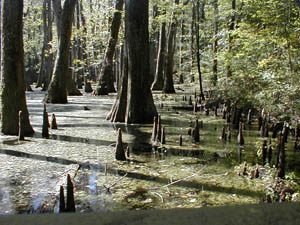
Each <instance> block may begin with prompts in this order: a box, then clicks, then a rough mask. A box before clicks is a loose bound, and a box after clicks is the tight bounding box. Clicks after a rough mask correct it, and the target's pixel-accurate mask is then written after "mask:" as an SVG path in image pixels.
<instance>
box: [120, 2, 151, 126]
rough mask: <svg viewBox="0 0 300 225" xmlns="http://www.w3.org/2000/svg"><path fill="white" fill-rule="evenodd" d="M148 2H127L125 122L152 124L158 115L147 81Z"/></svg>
mask: <svg viewBox="0 0 300 225" xmlns="http://www.w3.org/2000/svg"><path fill="white" fill-rule="evenodd" d="M148 8H149V2H148V0H144V1H140V0H126V16H125V23H126V24H125V41H126V44H127V50H128V95H127V111H126V119H125V121H126V123H144V122H152V121H153V117H154V116H156V115H157V112H156V108H155V105H154V102H153V97H152V93H151V90H150V82H149V30H148V18H149V16H148V11H149V10H148Z"/></svg>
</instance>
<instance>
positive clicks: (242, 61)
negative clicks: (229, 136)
mask: <svg viewBox="0 0 300 225" xmlns="http://www.w3.org/2000/svg"><path fill="white" fill-rule="evenodd" d="M44 2H45V1H37V0H25V1H24V4H25V5H24V6H25V7H24V47H25V71H26V79H27V80H29V81H30V82H31V83H32V82H35V81H37V79H38V74H39V73H40V72H41V71H40V68H41V55H42V49H43V36H44V33H43V32H44V31H43V15H44V14H43V11H44V10H45V5H44ZM177 3H178V4H177ZM149 4H150V6H149V10H150V12H149V32H150V43H151V44H152V45H151V46H154V47H153V49H154V50H153V49H152V51H154V53H150V54H153V55H154V56H152V57H150V64H153V65H152V66H151V65H150V72H151V75H152V80H153V79H154V75H155V64H156V60H157V57H156V54H157V53H156V52H155V51H157V48H158V44H159V32H160V28H161V25H162V24H166V35H168V33H169V32H170V31H169V30H170V28H171V25H172V21H174V20H176V38H175V43H174V47H175V50H174V64H173V76H174V80H175V82H179V81H180V80H182V79H183V80H184V81H186V82H189V81H194V80H195V82H196V83H197V82H199V81H198V75H197V74H198V68H197V57H196V55H197V51H199V59H200V66H201V68H200V69H201V75H202V79H203V87H204V89H205V90H218V91H219V92H218V93H219V94H220V95H221V96H222V98H223V99H224V100H230V101H231V102H232V103H234V104H237V105H239V106H241V107H258V108H261V107H265V108H266V109H267V110H268V111H271V112H272V113H273V115H274V116H278V118H281V117H289V118H295V117H296V115H297V114H299V113H300V107H299V106H300V104H299V103H300V102H299V101H300V100H299V99H300V98H299V97H300V96H299V95H300V90H299V77H300V76H299V68H300V67H299V60H298V59H299V54H300V51H299V47H300V46H299V36H300V31H299V29H300V24H299V23H300V19H299V10H300V6H299V1H297V0H287V1H280V0H266V1H259V0H242V1H237V0H188V1H172V0H151V1H149ZM43 8H44V9H43ZM114 11H115V1H111V0H104V1H99V0H97V1H96V0H80V1H78V5H77V6H76V8H75V14H74V21H73V35H72V41H71V42H72V63H71V65H70V67H71V68H72V71H73V73H74V74H78V75H79V76H84V75H86V76H87V77H88V79H92V80H96V79H98V75H99V72H100V68H101V64H102V63H103V60H104V56H105V54H104V53H105V50H106V46H107V45H108V40H109V36H110V29H111V21H112V16H113V13H114ZM123 19H124V14H122V22H121V27H120V33H119V38H118V43H117V47H116V50H115V51H116V54H115V59H114V63H116V64H117V63H118V60H117V57H118V55H119V54H120V51H121V46H122V45H123V43H124V21H123ZM51 29H53V36H54V38H53V39H51V40H49V43H48V45H49V46H51V48H48V49H47V51H46V52H44V53H43V54H46V55H47V54H51V53H53V54H54V53H55V52H56V50H57V37H56V31H55V29H56V28H55V26H54V24H53V26H51ZM197 37H199V42H198V43H197Z"/></svg>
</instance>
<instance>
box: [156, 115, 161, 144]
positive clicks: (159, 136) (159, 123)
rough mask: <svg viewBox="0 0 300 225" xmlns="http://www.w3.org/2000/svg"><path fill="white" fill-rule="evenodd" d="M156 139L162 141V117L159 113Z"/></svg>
mask: <svg viewBox="0 0 300 225" xmlns="http://www.w3.org/2000/svg"><path fill="white" fill-rule="evenodd" d="M156 141H159V142H160V141H161V117H160V115H158V118H157V132H156Z"/></svg>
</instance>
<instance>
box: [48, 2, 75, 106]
mask: <svg viewBox="0 0 300 225" xmlns="http://www.w3.org/2000/svg"><path fill="white" fill-rule="evenodd" d="M75 5H76V0H65V1H64V5H63V8H62V14H61V21H60V23H59V24H58V25H59V28H58V30H60V35H61V36H60V37H59V48H58V52H57V57H56V61H55V66H54V73H53V76H52V80H51V82H50V85H49V88H48V90H47V93H46V96H45V100H44V101H45V102H48V103H67V102H68V99H67V86H66V84H67V73H68V69H69V50H70V46H71V36H72V21H73V15H74V9H75Z"/></svg>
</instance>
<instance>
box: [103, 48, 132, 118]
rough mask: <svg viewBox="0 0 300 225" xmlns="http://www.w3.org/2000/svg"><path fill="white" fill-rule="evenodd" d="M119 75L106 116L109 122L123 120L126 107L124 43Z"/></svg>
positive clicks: (126, 74)
mask: <svg viewBox="0 0 300 225" xmlns="http://www.w3.org/2000/svg"><path fill="white" fill-rule="evenodd" d="M122 48H123V51H121V52H122V53H123V56H122V57H121V58H122V63H121V69H122V72H121V77H120V81H119V85H118V94H117V98H116V100H115V103H114V105H113V107H112V109H111V111H110V113H109V115H108V117H107V119H108V120H110V121H111V122H121V123H123V122H125V115H126V107H127V86H128V54H127V46H126V43H125V45H123V47H122Z"/></svg>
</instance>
